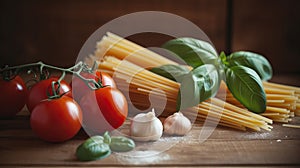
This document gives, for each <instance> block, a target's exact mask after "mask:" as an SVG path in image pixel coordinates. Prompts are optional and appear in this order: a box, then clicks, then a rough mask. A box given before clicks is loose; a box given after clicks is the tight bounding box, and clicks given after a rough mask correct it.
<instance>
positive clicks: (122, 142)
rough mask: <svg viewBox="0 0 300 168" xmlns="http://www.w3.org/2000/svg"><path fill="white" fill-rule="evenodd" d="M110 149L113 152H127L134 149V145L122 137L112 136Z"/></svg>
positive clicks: (131, 141)
mask: <svg viewBox="0 0 300 168" xmlns="http://www.w3.org/2000/svg"><path fill="white" fill-rule="evenodd" d="M109 146H110V149H111V150H112V151H114V152H128V151H131V150H132V149H134V147H135V143H134V141H133V140H132V139H129V138H126V137H122V136H113V137H111V143H110V145H109Z"/></svg>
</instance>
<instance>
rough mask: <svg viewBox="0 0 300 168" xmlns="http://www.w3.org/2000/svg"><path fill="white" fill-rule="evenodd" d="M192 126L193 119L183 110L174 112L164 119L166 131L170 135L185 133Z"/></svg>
mask: <svg viewBox="0 0 300 168" xmlns="http://www.w3.org/2000/svg"><path fill="white" fill-rule="evenodd" d="M191 128H192V124H191V121H190V120H189V119H188V118H187V117H185V116H184V115H183V114H182V113H181V112H178V113H174V114H173V115H171V116H169V117H167V118H166V120H165V121H164V132H165V133H166V134H170V135H185V134H187V133H188V132H189V131H190V130H191Z"/></svg>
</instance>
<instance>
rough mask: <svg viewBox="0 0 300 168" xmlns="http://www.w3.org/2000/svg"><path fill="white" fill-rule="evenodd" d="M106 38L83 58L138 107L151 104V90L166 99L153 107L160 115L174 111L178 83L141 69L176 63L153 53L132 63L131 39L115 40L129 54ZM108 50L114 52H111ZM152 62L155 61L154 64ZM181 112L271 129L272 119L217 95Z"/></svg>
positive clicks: (223, 122)
mask: <svg viewBox="0 0 300 168" xmlns="http://www.w3.org/2000/svg"><path fill="white" fill-rule="evenodd" d="M111 36H112V35H111ZM111 36H109V37H108V36H107V38H110V37H111ZM115 36H116V35H113V37H114V38H116V37H115ZM107 38H104V40H103V39H102V41H100V42H99V43H98V45H97V46H98V47H97V50H96V52H95V56H90V57H89V58H88V60H87V61H91V60H92V61H94V60H98V61H99V69H100V70H101V71H105V72H107V73H109V74H111V75H112V76H113V77H114V79H115V81H116V83H117V85H118V88H119V89H120V90H121V91H123V93H125V96H127V98H128V99H129V100H130V101H131V102H132V104H133V105H134V106H136V107H138V108H139V109H147V108H149V106H150V105H153V104H150V102H149V100H148V99H149V94H150V93H151V94H152V95H154V97H155V99H157V100H158V101H166V102H167V103H166V106H163V107H162V106H154V108H156V109H161V108H163V109H161V110H164V113H163V115H165V116H167V115H170V114H172V113H174V112H176V105H177V96H178V91H179V88H180V84H179V83H177V82H174V81H172V80H169V79H167V78H164V77H162V76H160V75H157V74H155V73H152V72H150V71H148V70H147V69H145V65H147V66H146V67H155V66H161V65H165V64H176V63H174V62H172V61H167V62H168V63H166V62H165V61H162V60H165V59H166V58H164V57H162V56H160V55H158V54H155V56H153V55H151V56H149V55H148V56H147V58H149V59H151V61H149V60H148V59H143V57H142V56H141V55H140V56H139V57H141V59H140V60H141V61H140V62H139V61H135V62H133V61H132V60H131V59H129V58H130V57H131V56H132V55H133V53H135V52H136V51H135V50H134V49H132V48H131V46H132V42H128V41H127V40H118V41H122V48H124V49H125V50H126V51H129V50H130V49H132V51H130V52H132V53H127V52H117V50H114V48H115V47H116V46H118V47H117V48H119V47H120V45H116V44H114V45H111V43H110V42H109V44H106V42H107V41H111V40H107ZM119 38H120V37H119ZM116 39H117V38H116ZM127 43H128V44H127ZM99 44H101V45H99ZM109 45H110V47H108V48H105V51H102V50H103V46H109ZM127 46H128V47H127ZM111 50H113V51H115V52H111ZM137 50H138V51H147V49H145V48H142V47H141V46H139V48H138V49H137ZM100 53H102V55H100ZM108 53H109V54H108ZM148 53H151V52H149V51H148V52H145V53H143V54H144V55H147V54H148ZM96 54H98V55H96ZM153 62H155V64H154V63H153ZM126 93H128V94H126ZM185 114H186V115H187V116H190V117H197V120H198V121H202V120H206V121H209V122H212V123H213V122H216V123H218V124H219V125H223V126H227V127H231V128H235V129H240V130H246V128H250V129H252V130H256V131H259V130H261V129H265V130H271V128H272V127H271V126H270V125H269V124H272V120H270V119H268V118H266V117H263V116H260V115H257V114H254V113H252V112H249V111H247V110H244V109H241V108H239V107H236V106H234V105H231V104H230V103H226V102H225V101H223V100H221V99H217V98H211V99H209V100H207V101H206V102H202V103H200V104H199V105H197V106H195V107H192V108H191V109H190V110H187V111H185Z"/></svg>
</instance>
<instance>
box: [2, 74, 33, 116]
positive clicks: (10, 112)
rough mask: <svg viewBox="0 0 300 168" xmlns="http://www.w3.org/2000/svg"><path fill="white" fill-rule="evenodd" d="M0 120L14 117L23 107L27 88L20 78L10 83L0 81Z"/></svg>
mask: <svg viewBox="0 0 300 168" xmlns="http://www.w3.org/2000/svg"><path fill="white" fill-rule="evenodd" d="M0 93H1V96H0V109H1V111H0V118H9V117H13V116H15V115H16V114H17V113H18V112H19V111H21V110H22V108H23V107H24V105H25V102H26V97H27V88H26V86H25V83H24V81H23V80H22V78H21V77H20V76H16V77H15V78H13V79H12V80H10V81H6V80H3V79H0Z"/></svg>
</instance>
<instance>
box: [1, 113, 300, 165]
mask: <svg viewBox="0 0 300 168" xmlns="http://www.w3.org/2000/svg"><path fill="white" fill-rule="evenodd" d="M296 119H297V120H296V121H294V122H298V121H299V118H296ZM28 122H29V121H28V118H24V117H17V119H15V120H1V122H0V123H1V125H0V153H1V157H0V166H1V165H2V166H5V167H6V166H29V167H30V166H71V167H73V166H104V167H107V166H121V165H122V166H123V165H126V166H136V165H139V166H150V165H152V166H173V165H177V166H197V165H198V166H210V165H213V166H226V165H227V166H228V165H231V166H245V165H248V166H249V165H252V166H257V165H258V166H259V165H265V166H276V165H299V164H300V160H299V157H298V155H297V152H298V150H299V145H300V137H299V134H298V132H297V131H298V129H291V128H285V127H282V126H280V125H275V128H274V130H273V131H272V132H241V131H236V130H232V129H228V128H223V127H218V128H217V129H215V130H214V132H213V133H212V135H211V136H210V137H209V138H208V139H207V140H206V141H200V140H199V133H200V130H201V129H202V126H201V125H199V124H197V125H195V126H194V127H193V129H192V131H191V132H190V133H189V134H188V135H187V136H184V137H168V136H164V137H163V138H161V139H160V140H159V141H157V142H148V143H137V148H136V149H135V150H136V151H134V152H133V153H131V157H130V156H126V154H120V153H119V154H117V153H114V154H113V155H112V156H110V157H108V158H106V159H104V160H98V161H93V162H79V161H77V160H76V157H75V155H74V154H75V150H76V147H77V146H78V145H79V144H80V143H82V142H83V141H84V139H86V138H87V137H88V136H87V135H86V134H85V133H84V131H81V132H80V133H79V134H78V135H77V136H76V137H75V138H73V139H72V140H70V141H67V142H64V143H47V142H44V141H41V140H39V139H38V138H37V137H35V136H34V134H33V133H32V131H31V130H30V128H28V127H27V128H23V129H22V125H26V123H28ZM12 124H15V125H18V126H19V127H17V126H14V127H11V126H10V125H12ZM128 127H129V123H128V122H127V123H126V124H125V125H124V126H123V127H122V128H121V129H120V131H121V132H124V133H126V131H127V132H128ZM161 149H164V150H163V151H161ZM157 151H161V152H162V153H160V154H157V155H153V156H147V157H146V156H144V157H143V155H152V154H154V153H156V152H157ZM132 154H133V155H137V154H138V155H139V157H132Z"/></svg>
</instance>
